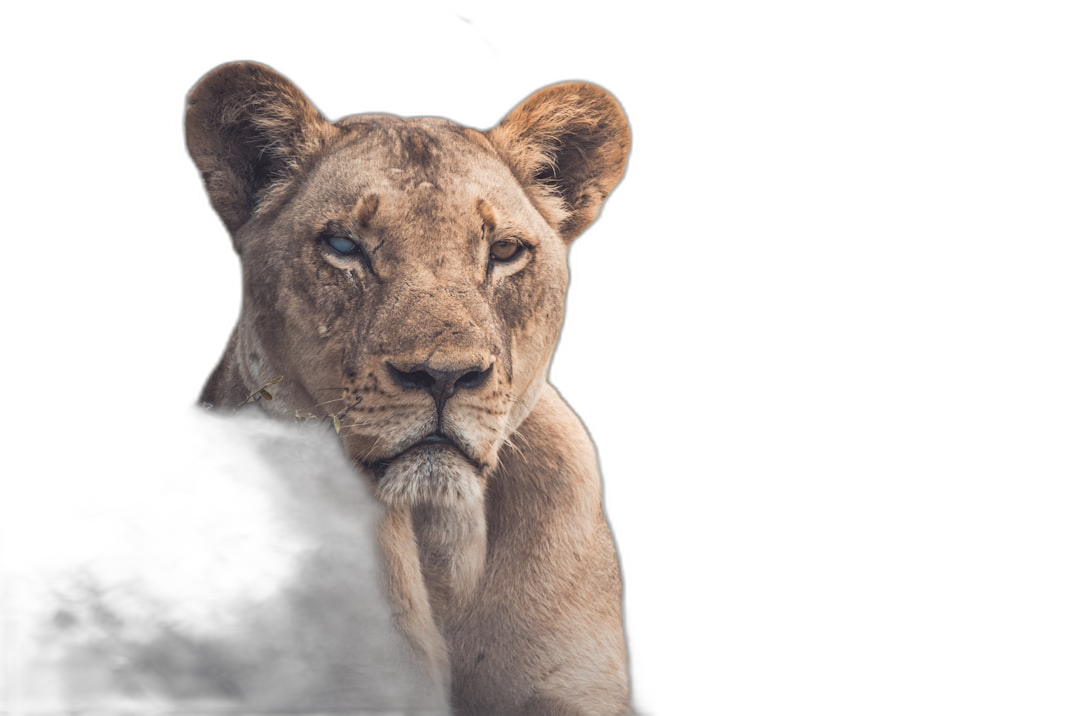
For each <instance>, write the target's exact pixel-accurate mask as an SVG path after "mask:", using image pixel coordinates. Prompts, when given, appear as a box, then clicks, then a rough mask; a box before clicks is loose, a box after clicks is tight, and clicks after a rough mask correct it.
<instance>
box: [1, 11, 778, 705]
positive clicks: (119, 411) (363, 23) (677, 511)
mask: <svg viewBox="0 0 1080 716" xmlns="http://www.w3.org/2000/svg"><path fill="white" fill-rule="evenodd" d="M320 12H324V13H325V12H326V11H325V9H323V10H321V11H320ZM703 22H704V21H702V19H701V18H698V17H696V16H687V17H676V18H672V17H664V18H653V17H636V18H611V17H604V18H588V17H583V16H580V15H577V16H559V17H539V16H538V17H532V18H530V17H528V16H525V15H522V16H514V17H498V18H492V17H489V16H486V15H481V14H469V13H468V12H465V13H455V12H433V13H432V12H427V11H426V12H420V11H417V12H415V13H406V12H402V13H379V14H377V15H376V14H370V13H365V12H363V11H359V12H356V13H355V16H352V15H350V14H349V13H345V14H335V13H334V12H330V13H328V14H327V15H326V21H325V23H323V24H322V26H321V27H319V26H316V27H314V28H311V27H303V26H297V27H291V26H288V23H287V22H286V23H285V24H284V25H282V23H281V21H279V19H271V18H269V17H267V18H260V17H253V18H251V21H249V23H247V24H246V25H245V26H242V27H238V26H233V25H230V26H228V27H226V26H225V25H218V24H216V23H215V22H213V18H206V17H199V18H177V19H176V21H175V23H173V24H172V25H173V26H172V27H171V28H170V35H168V37H167V38H166V37H164V36H163V35H162V33H161V32H159V31H154V32H149V31H146V30H141V31H135V32H132V33H130V35H126V33H125V35H123V37H117V36H113V35H109V36H102V35H95V36H92V37H84V38H81V40H80V41H79V42H73V43H67V44H66V45H65V46H64V48H63V49H58V50H57V52H59V53H62V55H63V57H64V62H63V64H62V65H60V66H59V68H58V69H53V70H50V69H43V68H40V67H35V68H33V70H32V72H29V73H23V75H21V76H19V77H18V78H16V81H17V83H18V86H21V87H22V86H23V82H25V83H26V92H25V95H26V96H27V97H28V98H29V100H28V102H27V103H26V105H27V107H29V108H31V109H32V112H27V113H25V114H21V116H23V117H32V118H33V119H32V122H31V121H29V120H27V123H28V125H29V126H28V129H27V134H28V135H29V136H32V137H35V138H40V139H48V141H49V143H50V144H51V146H53V147H54V150H53V152H52V154H53V156H52V157H51V159H50V161H49V162H44V163H42V162H37V163H35V164H31V165H29V166H28V168H27V172H26V177H27V179H26V181H25V187H24V192H23V195H24V197H25V199H26V202H27V203H26V207H23V211H26V212H30V211H31V210H29V208H27V207H29V206H32V207H33V208H32V214H33V216H32V220H31V222H30V226H31V227H32V228H31V229H30V230H29V232H28V234H29V235H28V237H26V238H25V241H24V243H23V247H22V249H21V251H23V252H25V256H26V258H25V259H21V260H19V261H17V262H14V264H13V265H12V266H13V267H14V268H15V269H16V272H21V271H25V272H27V274H28V276H29V278H31V279H35V280H36V282H37V283H36V286H40V287H38V288H35V289H33V292H31V293H29V294H21V295H19V296H18V298H17V301H16V303H15V306H17V307H19V308H18V310H14V311H12V330H13V333H16V334H18V335H33V336H38V337H40V338H39V339H37V340H36V341H35V342H32V343H31V345H32V346H35V347H36V348H35V350H32V351H30V353H31V354H29V355H19V359H22V360H24V361H26V362H27V363H28V364H30V365H32V367H33V368H35V369H36V373H35V374H33V375H35V376H37V377H36V378H35V379H33V380H30V381H26V382H28V383H32V384H24V386H19V387H17V388H18V389H19V390H21V391H27V397H26V402H25V403H24V404H28V405H31V406H33V407H32V410H31V411H30V413H31V415H32V416H35V418H33V419H35V420H37V421H38V422H35V423H33V427H31V428H29V429H30V430H33V431H35V432H36V433H40V434H41V435H42V436H44V437H45V438H46V442H45V444H46V445H49V447H48V448H44V449H35V450H33V455H32V458H31V459H30V461H29V462H28V463H26V464H28V465H30V467H29V469H28V470H27V469H24V472H28V473H29V476H27V477H26V479H25V484H24V485H22V486H21V489H23V490H25V492H24V495H25V497H24V498H23V499H22V500H18V501H12V503H10V504H9V505H8V508H9V509H10V510H11V511H12V515H11V517H12V518H13V519H14V518H16V517H21V518H23V519H30V521H32V522H35V523H36V524H37V525H38V530H39V531H38V533H40V535H41V539H40V540H38V539H35V540H33V541H32V543H30V544H24V545H22V546H19V548H17V549H13V557H14V559H13V562H12V563H11V564H12V565H13V566H12V567H11V569H12V570H14V575H15V579H16V581H17V582H18V583H19V584H22V585H23V586H24V589H23V590H22V591H21V592H19V591H16V594H17V595H22V596H23V597H25V599H26V602H28V603H30V606H27V604H23V605H22V606H21V609H22V611H19V610H17V609H9V610H5V617H6V618H8V619H6V620H5V622H4V629H5V631H10V633H11V634H24V633H25V629H24V627H25V626H26V623H27V622H29V621H32V619H33V618H35V617H36V616H38V612H37V611H36V610H35V608H33V606H32V605H37V604H41V602H40V598H41V595H40V594H39V592H40V591H42V590H43V589H44V587H43V586H42V585H46V586H51V585H52V584H53V583H54V582H63V581H64V579H65V576H66V575H67V573H68V572H69V571H75V570H77V569H78V566H79V559H80V557H79V555H85V554H90V553H93V552H95V551H103V550H104V551H106V552H110V553H112V552H121V553H122V551H123V548H122V546H118V545H123V544H135V543H138V541H139V540H140V535H139V532H138V529H139V525H143V524H145V523H147V522H148V519H150V517H148V515H152V514H154V513H167V511H168V510H170V509H171V505H170V504H167V503H166V502H164V501H163V500H162V498H161V495H160V492H159V491H157V489H156V486H157V484H158V476H159V475H160V474H163V473H165V472H167V471H168V470H170V469H171V467H172V465H174V464H176V463H177V457H176V456H177V455H179V454H183V451H184V445H177V444H174V442H171V435H170V430H171V428H172V425H173V421H174V420H175V416H176V415H178V414H179V413H181V411H184V410H185V409H186V407H187V405H188V404H189V402H190V401H191V398H192V397H193V396H194V394H195V392H197V391H198V389H199V386H200V384H201V382H202V380H203V378H204V377H205V376H206V375H207V374H208V371H210V370H211V368H212V367H213V365H214V362H215V361H216V360H217V356H218V355H219V353H220V350H221V348H222V347H224V343H225V340H226V338H227V336H228V333H229V329H230V328H231V326H232V323H233V321H234V320H235V316H237V312H238V308H239V291H240V276H239V267H238V264H237V260H235V257H234V256H233V255H232V253H231V249H230V247H229V242H228V239H227V235H226V233H225V230H224V229H222V228H221V227H220V225H219V224H218V221H217V219H216V217H215V216H214V215H213V213H212V212H211V210H210V206H208V204H207V203H206V200H205V195H204V194H203V191H202V187H201V185H200V183H199V179H198V176H197V174H195V171H194V168H193V167H192V165H191V164H190V162H189V160H188V158H187V156H186V153H185V150H184V144H183V133H181V117H183V109H184V99H185V95H186V93H187V92H188V90H190V87H191V86H192V85H193V84H194V83H195V82H197V81H198V80H199V78H200V77H202V75H204V73H205V72H207V71H210V70H211V69H213V68H214V67H216V66H217V65H219V64H221V63H226V62H231V60H238V59H252V60H257V62H261V63H265V64H267V65H269V66H271V67H273V68H275V69H276V70H279V71H281V72H282V73H284V75H285V76H287V77H289V78H291V79H292V80H294V81H295V82H296V83H297V84H298V85H299V86H300V87H301V89H302V90H303V91H305V92H306V93H307V94H308V96H309V97H311V98H312V100H313V102H314V103H315V104H316V105H318V106H319V107H320V109H322V110H323V112H324V113H326V114H327V116H328V117H330V118H332V119H334V118H338V117H341V116H345V114H350V113H355V112H365V111H388V112H392V113H397V114H402V116H415V114H435V116H444V117H448V118H450V119H454V120H456V121H458V122H460V123H462V124H467V125H472V126H477V127H487V126H490V125H492V124H494V123H496V122H497V121H498V120H499V119H500V118H501V117H502V116H503V114H504V113H505V112H507V111H508V110H509V109H511V108H512V107H513V106H514V105H515V104H516V103H517V102H519V100H521V99H523V98H524V97H525V96H527V95H528V94H529V93H531V92H532V91H535V90H537V89H539V87H541V86H543V85H545V84H550V83H552V82H556V81H561V80H567V79H582V80H590V81H593V82H596V83H598V84H602V85H603V86H605V87H607V89H608V90H610V91H611V92H612V93H613V94H615V95H616V96H617V97H618V98H619V99H620V100H621V102H622V104H623V106H624V108H625V110H626V113H627V114H629V117H630V121H631V124H632V129H633V133H634V145H633V151H632V156H631V161H630V166H629V171H627V175H626V178H625V180H624V181H623V184H622V185H621V186H620V187H619V188H618V189H617V190H616V192H615V193H613V194H612V195H611V198H610V200H609V201H608V203H607V205H606V207H605V210H604V212H603V214H602V217H600V219H599V221H598V222H597V224H596V225H594V227H593V228H591V229H590V230H589V231H588V232H586V233H585V234H584V235H583V237H582V238H581V239H580V240H579V241H578V242H577V243H576V244H575V246H573V248H572V251H571V255H570V271H571V286H570V292H569V296H568V299H567V318H566V324H565V328H564V333H563V337H562V341H561V345H559V347H558V350H557V353H556V357H555V363H554V365H553V367H552V373H551V381H552V382H553V384H554V386H555V387H556V388H557V389H558V390H559V391H561V392H562V394H563V395H564V397H565V398H566V400H567V402H568V403H569V404H570V406H571V407H572V408H573V409H575V410H576V411H577V413H578V414H579V415H580V416H581V418H582V420H583V421H584V423H585V425H586V427H588V429H589V430H590V432H591V433H592V435H593V437H594V440H595V442H596V444H597V447H598V451H599V456H600V462H602V467H603V470H604V475H605V486H606V487H605V489H606V492H605V496H606V504H607V510H608V514H609V517H610V519H611V523H612V526H613V529H615V533H616V538H617V541H618V543H619V546H620V551H621V555H622V564H623V570H624V576H625V584H626V593H625V609H626V620H627V631H629V636H630V645H631V658H632V664H633V679H634V686H635V690H636V693H637V699H638V702H639V705H640V706H642V708H643V710H644V711H646V712H647V713H652V714H658V715H660V714H669V713H692V711H687V705H688V704H700V703H701V700H702V699H704V700H705V701H710V700H714V699H720V700H723V699H724V697H721V695H718V693H720V692H721V691H723V689H728V690H729V691H732V692H734V691H739V692H744V691H745V690H746V689H747V685H757V684H758V683H759V681H761V680H762V679H764V680H766V681H767V680H768V679H769V676H768V674H769V673H771V672H772V670H774V668H775V667H777V663H775V662H774V656H773V654H772V653H771V652H770V647H769V646H768V645H769V644H770V643H773V641H774V639H775V638H777V637H775V636H774V635H775V631H774V630H775V623H777V622H778V621H781V622H783V621H786V620H787V619H789V614H783V613H780V611H782V609H783V608H782V607H777V609H778V610H780V611H778V613H775V614H773V613H771V612H772V608H773V605H774V604H775V600H777V599H778V598H780V597H778V595H777V593H775V592H774V591H772V590H771V589H770V590H768V591H766V590H762V589H760V587H759V586H756V585H755V582H756V581H757V580H758V579H759V578H762V579H767V578H768V572H769V570H770V569H771V568H770V567H768V566H764V567H762V566H759V565H756V564H754V565H751V562H752V560H753V558H752V557H751V556H750V555H751V554H760V553H761V551H762V549H768V545H769V544H770V542H771V540H773V539H775V538H774V537H773V536H772V535H770V533H769V530H768V528H761V527H759V526H757V525H755V526H754V527H752V528H751V532H750V533H747V532H746V531H745V530H744V529H742V530H740V529H733V528H732V525H734V524H738V525H740V526H742V527H745V526H746V525H748V524H754V523H756V521H755V518H754V514H755V512H756V511H757V510H759V506H757V504H756V502H750V503H747V502H746V501H745V500H744V499H743V498H745V497H746V496H747V492H746V489H747V488H744V487H742V486H741V483H742V481H747V479H760V478H761V476H762V475H766V474H768V473H769V471H770V468H771V467H772V465H774V464H775V463H778V462H781V461H786V459H787V457H788V456H786V455H785V454H784V452H785V450H789V449H792V448H791V446H789V445H788V446H786V447H785V446H780V447H778V446H777V445H774V444H768V441H767V440H766V438H765V437H764V435H766V433H767V432H768V431H766V432H762V430H761V428H762V425H766V424H771V425H772V427H771V428H769V430H771V431H773V432H774V431H775V430H777V425H775V422H777V421H778V420H779V422H780V423H781V427H782V423H783V422H784V421H786V420H788V419H791V418H789V417H784V416H779V418H778V415H777V414H775V413H774V411H773V408H774V407H775V406H777V405H778V404H779V398H778V392H777V391H778V388H777V386H778V383H786V384H791V383H792V382H794V378H793V376H792V375H791V373H788V370H789V368H788V367H787V366H786V365H785V363H786V361H785V359H786V357H788V355H787V352H788V351H794V350H795V348H794V346H793V345H789V343H787V342H786V341H782V343H783V345H782V346H780V347H779V348H778V347H777V346H775V345H774V343H771V342H770V340H771V337H772V336H773V335H774V334H775V333H777V332H782V330H783V329H784V328H783V326H780V325H778V324H777V323H771V324H768V325H766V326H765V327H758V326H757V325H756V320H755V319H757V318H758V316H761V315H762V314H766V313H769V312H770V310H771V307H772V305H773V301H775V300H777V299H775V297H774V296H773V295H772V294H771V291H770V289H769V288H761V287H760V285H761V284H759V282H758V281H757V280H756V279H757V278H759V276H767V274H768V272H769V270H770V269H769V268H765V267H764V266H762V261H761V260H760V259H762V258H764V259H765V262H768V261H769V258H770V257H769V254H770V251H771V249H770V248H765V249H764V251H762V249H761V248H760V247H754V248H752V249H747V248H745V247H744V246H745V245H746V244H747V243H750V242H752V241H754V240H755V237H756V235H758V234H768V233H769V230H768V227H767V226H766V225H768V224H770V222H773V221H775V220H777V218H775V217H777V213H778V212H779V213H780V214H783V213H784V212H785V211H792V210H791V207H789V206H785V207H779V208H778V207H777V206H775V205H772V206H767V203H768V202H766V201H765V200H762V199H761V192H760V189H761V187H762V186H766V185H769V184H770V181H771V179H770V177H771V176H772V174H771V167H772V166H774V165H775V163H777V162H778V159H777V157H775V154H774V149H773V147H772V144H770V141H769V140H768V139H767V138H766V135H769V134H770V127H771V126H772V122H773V121H774V118H772V117H770V116H769V114H768V113H767V112H764V111H762V110H761V108H760V107H761V106H760V100H761V98H762V92H764V94H765V95H768V94H769V93H770V92H772V91H773V90H774V87H770V89H766V90H760V89H757V87H755V89H751V86H752V85H754V83H755V80H754V79H752V78H751V75H754V77H755V78H756V77H757V73H758V72H759V71H760V67H761V63H764V64H766V65H767V64H768V63H769V58H768V57H766V56H762V57H758V58H757V63H758V64H756V65H755V63H754V62H750V60H747V59H746V56H745V55H740V56H735V55H733V54H732V53H730V52H728V51H727V50H726V48H725V43H724V38H726V37H730V35H731V33H732V32H737V28H731V27H727V28H725V30H724V32H723V33H720V35H712V33H711V31H710V30H708V28H704V27H702V26H701V24H702V23H703ZM713 22H716V21H715V19H714V21H713ZM744 46H745V45H744ZM16 75H18V72H16ZM733 117H734V118H735V119H732V118H733ZM777 141H780V139H779V138H778V139H777ZM748 156H753V157H754V158H755V159H757V158H760V161H751V162H747V157H748ZM783 181H784V179H780V183H781V184H783ZM766 210H769V211H766ZM16 211H18V207H16ZM747 227H753V228H752V229H747ZM21 255H22V254H21ZM751 255H752V256H754V257H755V260H753V261H747V260H746V259H747V257H748V256H751ZM785 260H788V261H789V260H791V257H789V256H788V257H787V258H786V259H785ZM764 285H766V286H768V285H769V284H768V281H765V282H764ZM39 291H43V292H44V293H46V294H48V295H49V296H50V301H48V302H46V301H43V300H42V299H41V298H40V297H39V296H36V295H35V294H36V293H37V292H39ZM766 346H767V347H766ZM778 353H779V354H778ZM782 365H785V367H784V371H783V373H781V374H780V375H772V374H773V369H778V370H780V366H782ZM751 395H753V396H755V400H747V397H748V396H751ZM757 397H760V400H757ZM179 463H180V464H183V460H179ZM770 478H771V477H770ZM759 490H760V488H758V487H755V488H753V491H754V494H755V495H758V494H759ZM791 499H797V496H796V497H795V498H792V497H791V495H789V494H786V495H785V497H784V500H791ZM762 516H764V518H765V524H768V522H769V519H770V516H769V515H768V514H765V515H762ZM53 540H57V541H58V542H57V543H60V544H64V543H67V544H70V543H77V544H78V545H79V549H76V550H73V552H66V551H65V550H64V549H63V548H55V546H53V548H50V546H46V545H45V544H46V542H50V541H53ZM71 554H75V555H76V556H75V557H71V556H70V555H71ZM162 558H164V557H162ZM42 573H44V575H45V577H42V576H41V575H42ZM781 600H782V599H781ZM24 617H25V618H24ZM759 632H760V633H761V634H762V635H765V637H764V641H765V646H762V644H761V640H760V639H758V638H756V636H755V635H756V634H757V633H759ZM770 635H771V636H770ZM13 652H14V653H10V654H9V656H10V657H11V658H12V661H13V667H12V670H9V673H12V674H14V673H17V666H18V665H19V664H18V662H19V658H18V651H17V650H13ZM732 659H733V661H732ZM751 688H756V686H752V687H751ZM765 688H766V690H768V687H765ZM718 689H719V690H720V691H718Z"/></svg>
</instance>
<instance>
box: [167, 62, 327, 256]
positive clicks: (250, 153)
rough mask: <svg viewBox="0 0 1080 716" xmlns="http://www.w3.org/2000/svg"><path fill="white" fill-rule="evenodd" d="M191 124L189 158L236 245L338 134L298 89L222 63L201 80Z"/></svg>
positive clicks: (191, 101) (265, 73) (273, 76)
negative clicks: (241, 232)
mask: <svg viewBox="0 0 1080 716" xmlns="http://www.w3.org/2000/svg"><path fill="white" fill-rule="evenodd" d="M185 123H186V131H187V146H188V152H189V153H190V154H191V158H192V159H193V160H194V161H195V165H196V166H197V167H198V168H199V171H200V172H202V177H203V182H204V183H205V184H206V192H207V194H209V195H210V203H211V204H212V205H213V206H214V209H215V210H216V211H217V213H218V215H220V216H221V219H222V221H224V222H225V226H226V228H228V230H229V232H230V233H231V234H233V237H234V242H235V236H236V231H237V229H239V228H240V227H241V226H243V225H244V223H245V222H246V221H247V220H248V219H250V218H251V217H252V216H254V215H255V214H256V213H257V212H258V211H259V210H260V208H262V207H264V206H266V205H267V204H269V203H270V202H271V200H272V199H273V198H274V196H275V193H276V192H278V191H280V189H281V188H283V187H284V186H286V185H287V184H288V182H289V179H290V178H292V177H293V176H295V174H296V173H297V171H298V170H299V169H300V168H301V166H302V165H303V163H304V160H305V159H307V158H309V157H311V156H312V155H313V154H315V153H316V152H317V151H318V150H319V149H320V148H321V147H322V146H323V145H324V144H325V142H326V141H327V139H329V137H330V136H331V135H332V134H333V133H334V132H335V131H336V130H335V129H334V127H333V125H331V124H330V123H329V122H328V121H327V120H326V118H325V117H323V116H322V114H320V113H319V110H317V109H316V108H315V107H314V105H312V104H311V102H310V101H309V100H308V99H307V97H305V96H304V95H303V93H301V92H300V90H299V89H297V88H296V86H295V85H293V84H292V83H291V82H290V81H289V80H287V79H285V78H284V77H282V76H281V75H279V74H278V73H276V72H274V71H273V70H271V69H270V68H269V67H266V66H265V65H260V64H256V63H254V62H234V63H230V64H226V65H222V66H220V67H218V68H216V69H214V70H212V71H210V72H209V73H208V74H207V75H206V76H205V77H203V78H202V79H201V80H199V83H198V84H196V85H195V87H194V88H193V89H192V90H191V92H190V93H189V94H188V101H187V118H186V122H185Z"/></svg>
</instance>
